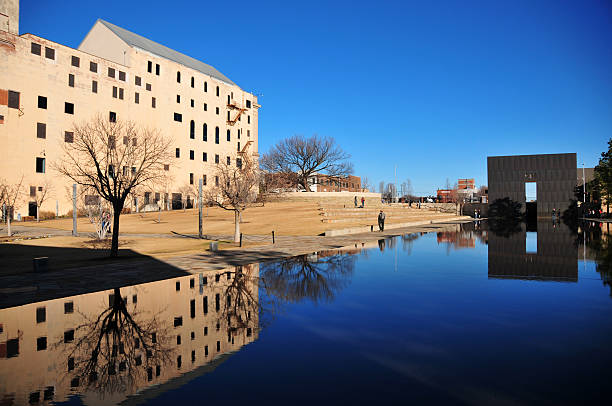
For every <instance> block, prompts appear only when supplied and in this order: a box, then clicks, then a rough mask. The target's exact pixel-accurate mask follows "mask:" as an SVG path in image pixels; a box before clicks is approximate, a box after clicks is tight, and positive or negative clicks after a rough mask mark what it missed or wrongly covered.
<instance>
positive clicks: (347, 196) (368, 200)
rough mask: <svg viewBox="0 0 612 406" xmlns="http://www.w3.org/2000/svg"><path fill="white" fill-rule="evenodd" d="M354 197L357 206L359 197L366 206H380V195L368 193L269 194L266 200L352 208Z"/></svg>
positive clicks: (359, 200) (359, 201)
mask: <svg viewBox="0 0 612 406" xmlns="http://www.w3.org/2000/svg"><path fill="white" fill-rule="evenodd" d="M355 196H357V200H358V204H359V205H360V204H361V197H364V198H365V204H366V206H376V207H378V206H380V205H381V202H380V193H370V192H283V193H270V194H268V199H269V200H273V201H291V202H317V203H320V204H329V205H335V206H337V205H346V207H353V206H354V201H355Z"/></svg>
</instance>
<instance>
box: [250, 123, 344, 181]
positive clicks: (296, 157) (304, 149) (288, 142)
mask: <svg viewBox="0 0 612 406" xmlns="http://www.w3.org/2000/svg"><path fill="white" fill-rule="evenodd" d="M350 157H351V156H350V155H349V154H348V153H346V152H344V151H343V150H342V148H340V146H338V145H337V144H336V141H335V140H334V139H333V138H331V137H319V136H318V135H313V136H312V137H308V138H306V137H304V136H303V135H294V136H293V137H289V138H286V139H284V140H281V141H279V142H278V143H277V144H276V145H274V146H273V147H272V148H270V151H269V152H268V153H266V154H264V155H263V157H262V159H261V165H262V168H263V169H264V170H266V171H268V172H270V173H281V174H285V175H286V176H287V177H288V175H289V174H290V173H295V174H296V175H297V177H296V182H297V184H299V185H301V186H302V187H304V189H305V190H306V191H307V192H309V191H310V187H309V185H308V178H309V177H310V176H311V175H313V174H314V173H324V174H327V175H329V176H331V177H346V176H348V175H350V174H352V173H353V165H352V164H351V163H350V162H349V161H348V160H349V159H350ZM296 186H297V185H296Z"/></svg>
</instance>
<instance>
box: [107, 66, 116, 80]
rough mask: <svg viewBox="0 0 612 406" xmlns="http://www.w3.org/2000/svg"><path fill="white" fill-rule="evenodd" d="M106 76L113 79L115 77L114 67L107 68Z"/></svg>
mask: <svg viewBox="0 0 612 406" xmlns="http://www.w3.org/2000/svg"><path fill="white" fill-rule="evenodd" d="M108 77H109V78H113V79H114V78H115V69H113V68H108Z"/></svg>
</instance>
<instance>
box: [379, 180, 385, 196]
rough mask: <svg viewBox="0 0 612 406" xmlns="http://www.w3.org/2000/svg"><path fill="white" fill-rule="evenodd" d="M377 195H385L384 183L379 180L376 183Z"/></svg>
mask: <svg viewBox="0 0 612 406" xmlns="http://www.w3.org/2000/svg"><path fill="white" fill-rule="evenodd" d="M378 193H380V194H381V195H382V194H384V193H385V181H384V180H381V181H380V182H378Z"/></svg>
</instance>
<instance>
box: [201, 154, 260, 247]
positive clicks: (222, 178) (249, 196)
mask: <svg viewBox="0 0 612 406" xmlns="http://www.w3.org/2000/svg"><path fill="white" fill-rule="evenodd" d="M233 161H234V162H236V164H235V165H227V164H224V163H221V164H217V170H216V176H218V177H219V184H218V186H217V185H215V186H213V187H211V188H208V189H207V190H206V193H205V196H204V199H205V201H206V202H207V203H208V204H213V205H215V206H219V207H221V208H222V209H224V210H230V211H233V212H234V242H239V241H240V219H241V215H242V212H243V211H244V210H246V209H247V207H248V206H249V204H250V203H252V202H254V201H255V198H256V195H257V187H258V185H259V170H258V168H257V164H256V163H255V162H254V160H253V158H252V157H250V156H247V155H246V154H242V155H240V156H238V157H236V159H233Z"/></svg>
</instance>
